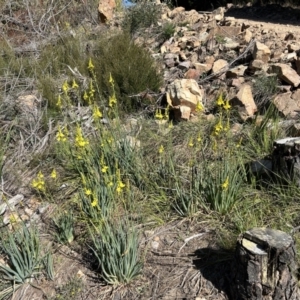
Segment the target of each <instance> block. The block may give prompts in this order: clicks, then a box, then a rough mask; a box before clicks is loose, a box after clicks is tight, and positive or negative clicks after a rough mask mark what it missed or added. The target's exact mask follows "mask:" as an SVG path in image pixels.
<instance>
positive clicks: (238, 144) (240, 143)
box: [236, 137, 243, 148]
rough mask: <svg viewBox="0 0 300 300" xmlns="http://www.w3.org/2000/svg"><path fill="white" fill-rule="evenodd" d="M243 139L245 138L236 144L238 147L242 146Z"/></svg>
mask: <svg viewBox="0 0 300 300" xmlns="http://www.w3.org/2000/svg"><path fill="white" fill-rule="evenodd" d="M242 141H243V138H242V137H241V138H240V140H239V142H238V143H237V144H236V147H237V148H240V147H241V145H242Z"/></svg>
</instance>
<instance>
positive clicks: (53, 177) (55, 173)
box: [50, 169, 57, 179]
mask: <svg viewBox="0 0 300 300" xmlns="http://www.w3.org/2000/svg"><path fill="white" fill-rule="evenodd" d="M50 177H51V178H52V179H56V178H57V172H56V170H55V169H53V170H52V172H51V174H50Z"/></svg>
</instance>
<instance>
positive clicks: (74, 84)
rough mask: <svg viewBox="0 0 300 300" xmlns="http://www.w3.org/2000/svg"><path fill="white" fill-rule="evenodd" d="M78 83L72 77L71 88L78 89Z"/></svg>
mask: <svg viewBox="0 0 300 300" xmlns="http://www.w3.org/2000/svg"><path fill="white" fill-rule="evenodd" d="M78 88H79V85H78V84H77V83H76V81H75V79H73V83H72V89H78Z"/></svg>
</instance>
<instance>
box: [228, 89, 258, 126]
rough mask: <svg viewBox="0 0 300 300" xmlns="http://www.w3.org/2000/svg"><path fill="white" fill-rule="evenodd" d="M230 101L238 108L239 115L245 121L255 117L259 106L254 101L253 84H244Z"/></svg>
mask: <svg viewBox="0 0 300 300" xmlns="http://www.w3.org/2000/svg"><path fill="white" fill-rule="evenodd" d="M230 102H231V104H232V105H233V106H236V107H237V108H238V112H239V115H240V117H241V119H242V120H243V121H246V120H247V119H248V118H251V117H253V116H254V114H255V113H256V111H257V106H256V104H255V102H254V99H253V95H252V90H251V86H250V85H249V84H243V85H242V86H241V88H240V90H239V92H238V93H237V94H236V96H235V97H234V98H233V99H231V101H230Z"/></svg>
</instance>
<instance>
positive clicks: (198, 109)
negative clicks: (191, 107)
mask: <svg viewBox="0 0 300 300" xmlns="http://www.w3.org/2000/svg"><path fill="white" fill-rule="evenodd" d="M202 111H204V107H203V104H202V103H201V102H200V101H198V102H197V105H196V112H202Z"/></svg>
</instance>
